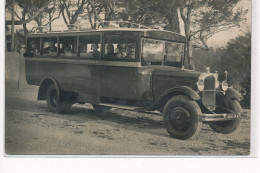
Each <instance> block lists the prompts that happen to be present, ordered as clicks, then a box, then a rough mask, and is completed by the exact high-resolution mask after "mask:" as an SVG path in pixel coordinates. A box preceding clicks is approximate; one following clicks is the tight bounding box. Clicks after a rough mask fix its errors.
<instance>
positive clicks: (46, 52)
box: [41, 37, 58, 56]
mask: <svg viewBox="0 0 260 173" xmlns="http://www.w3.org/2000/svg"><path fill="white" fill-rule="evenodd" d="M57 40H58V39H57V37H43V38H42V44H41V55H43V56H57V55H58V48H57V47H58V43H57Z"/></svg>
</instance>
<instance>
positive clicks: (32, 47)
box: [24, 37, 41, 57]
mask: <svg viewBox="0 0 260 173" xmlns="http://www.w3.org/2000/svg"><path fill="white" fill-rule="evenodd" d="M40 45H41V44H40V38H39V37H36V38H28V39H27V46H26V52H25V53H24V56H25V57H34V56H39V55H40Z"/></svg>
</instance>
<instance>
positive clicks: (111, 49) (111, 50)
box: [106, 44, 115, 58]
mask: <svg viewBox="0 0 260 173" xmlns="http://www.w3.org/2000/svg"><path fill="white" fill-rule="evenodd" d="M106 57H107V58H113V57H115V53H114V46H113V44H108V45H107V54H106Z"/></svg>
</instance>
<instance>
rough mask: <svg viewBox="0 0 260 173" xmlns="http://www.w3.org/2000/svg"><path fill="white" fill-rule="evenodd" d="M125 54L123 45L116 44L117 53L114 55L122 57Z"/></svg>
mask: <svg viewBox="0 0 260 173" xmlns="http://www.w3.org/2000/svg"><path fill="white" fill-rule="evenodd" d="M125 56H126V52H125V49H124V46H123V45H122V44H118V45H117V54H116V57H117V58H123V57H125Z"/></svg>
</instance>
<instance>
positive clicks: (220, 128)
mask: <svg viewBox="0 0 260 173" xmlns="http://www.w3.org/2000/svg"><path fill="white" fill-rule="evenodd" d="M229 108H230V109H231V110H232V111H233V112H234V113H242V108H241V106H240V104H239V102H238V101H237V100H230V101H229ZM239 124H240V119H239V118H237V119H234V120H229V121H217V122H209V126H210V127H211V129H212V130H214V131H215V132H218V133H223V134H228V133H232V132H234V131H235V130H236V129H237V128H238V126H239Z"/></svg>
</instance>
